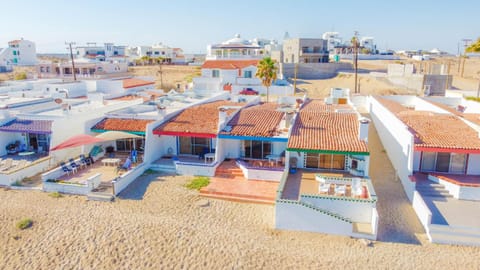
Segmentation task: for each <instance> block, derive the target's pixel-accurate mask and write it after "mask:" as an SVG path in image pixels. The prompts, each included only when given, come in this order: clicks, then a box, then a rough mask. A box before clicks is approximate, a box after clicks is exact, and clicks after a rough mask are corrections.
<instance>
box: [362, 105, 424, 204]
mask: <svg viewBox="0 0 480 270" xmlns="http://www.w3.org/2000/svg"><path fill="white" fill-rule="evenodd" d="M367 106H368V108H369V112H370V117H371V118H372V120H373V123H374V124H375V128H376V129H377V132H378V135H379V137H380V140H381V141H382V144H383V147H384V148H385V151H386V152H387V155H388V157H389V159H390V161H391V162H392V165H393V167H394V168H395V172H396V175H397V176H398V177H399V178H400V181H401V182H402V185H403V188H404V189H405V193H406V194H407V197H408V199H409V200H410V201H412V200H413V192H414V190H415V183H414V182H412V181H410V178H409V176H410V175H412V173H413V156H414V154H413V148H414V141H413V135H412V134H411V133H410V132H409V131H408V127H407V126H406V125H405V124H404V123H403V122H402V121H400V120H399V119H398V118H397V117H396V116H395V115H394V114H393V113H392V112H390V111H389V110H388V109H387V108H385V107H384V106H383V105H382V104H380V102H378V101H377V100H376V99H375V98H373V97H371V96H369V97H368V99H367Z"/></svg>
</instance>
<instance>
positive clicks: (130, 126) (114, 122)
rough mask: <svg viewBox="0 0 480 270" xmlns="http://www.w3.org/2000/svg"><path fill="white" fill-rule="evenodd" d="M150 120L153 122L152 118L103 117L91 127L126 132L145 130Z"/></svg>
mask: <svg viewBox="0 0 480 270" xmlns="http://www.w3.org/2000/svg"><path fill="white" fill-rule="evenodd" d="M151 122H153V120H145V119H123V118H104V119H103V120H102V121H100V122H98V123H97V124H95V126H93V127H92V129H98V130H115V131H126V132H145V130H146V128H147V125H148V124H149V123H151Z"/></svg>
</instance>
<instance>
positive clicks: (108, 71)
mask: <svg viewBox="0 0 480 270" xmlns="http://www.w3.org/2000/svg"><path fill="white" fill-rule="evenodd" d="M127 72H128V66H127V63H126V62H125V61H113V60H110V61H100V60H98V59H97V58H96V59H85V58H82V59H77V60H75V74H76V75H77V77H78V78H103V77H111V76H120V75H126V74H127ZM37 74H38V77H39V78H73V66H72V62H71V61H66V62H62V63H53V62H51V61H42V62H40V63H39V64H38V65H37Z"/></svg>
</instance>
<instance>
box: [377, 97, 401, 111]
mask: <svg viewBox="0 0 480 270" xmlns="http://www.w3.org/2000/svg"><path fill="white" fill-rule="evenodd" d="M374 98H375V99H376V100H377V101H378V102H380V104H382V105H383V107H385V108H387V109H388V110H389V111H391V112H392V113H393V114H397V113H399V112H403V111H407V110H409V109H408V108H407V107H405V106H403V105H402V104H400V103H398V102H396V101H394V100H390V99H387V98H384V97H380V96H374Z"/></svg>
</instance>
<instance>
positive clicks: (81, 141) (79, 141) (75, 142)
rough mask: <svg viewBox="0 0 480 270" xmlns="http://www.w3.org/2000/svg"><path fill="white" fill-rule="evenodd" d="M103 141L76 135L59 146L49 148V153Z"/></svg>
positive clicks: (84, 135)
mask: <svg viewBox="0 0 480 270" xmlns="http://www.w3.org/2000/svg"><path fill="white" fill-rule="evenodd" d="M104 141H105V140H104V139H100V138H97V137H93V136H90V135H86V134H81V135H76V136H73V137H71V138H69V139H68V140H66V141H64V142H62V143H61V144H59V145H57V146H55V147H53V148H51V149H50V151H55V150H61V149H65V148H71V147H76V146H82V145H87V144H93V143H97V142H104Z"/></svg>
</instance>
